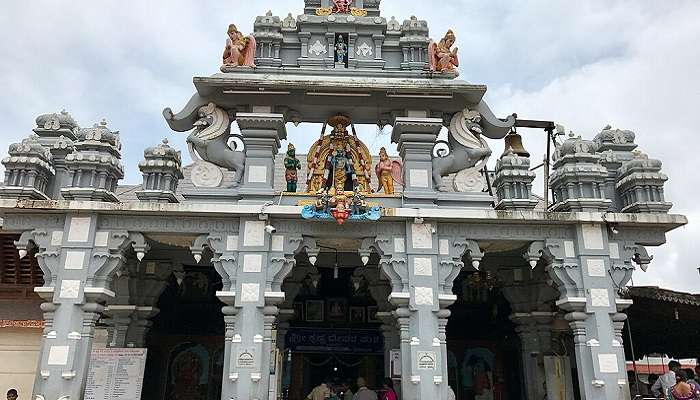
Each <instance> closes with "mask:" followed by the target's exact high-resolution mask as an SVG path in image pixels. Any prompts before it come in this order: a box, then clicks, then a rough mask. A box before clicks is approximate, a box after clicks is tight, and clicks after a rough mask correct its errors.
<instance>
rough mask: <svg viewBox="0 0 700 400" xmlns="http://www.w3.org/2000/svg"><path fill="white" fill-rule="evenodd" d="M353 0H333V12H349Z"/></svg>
mask: <svg viewBox="0 0 700 400" xmlns="http://www.w3.org/2000/svg"><path fill="white" fill-rule="evenodd" d="M350 5H352V0H333V13H338V14H348V13H349V12H350Z"/></svg>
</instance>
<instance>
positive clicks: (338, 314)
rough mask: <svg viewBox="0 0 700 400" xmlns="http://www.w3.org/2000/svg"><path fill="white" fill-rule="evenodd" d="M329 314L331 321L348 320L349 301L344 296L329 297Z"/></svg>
mask: <svg viewBox="0 0 700 400" xmlns="http://www.w3.org/2000/svg"><path fill="white" fill-rule="evenodd" d="M327 306H328V310H327V314H326V315H327V316H328V320H329V321H333V322H346V321H347V320H348V316H347V312H348V302H347V300H346V299H343V298H332V299H328V304H327Z"/></svg>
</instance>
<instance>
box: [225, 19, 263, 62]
mask: <svg viewBox="0 0 700 400" xmlns="http://www.w3.org/2000/svg"><path fill="white" fill-rule="evenodd" d="M226 34H227V35H228V38H227V39H226V48H224V55H223V62H224V65H226V66H234V67H255V47H256V43H255V37H254V36H253V35H248V36H243V34H242V33H241V32H240V31H239V30H238V29H237V28H236V25H234V24H231V25H229V26H228V32H227V33H226Z"/></svg>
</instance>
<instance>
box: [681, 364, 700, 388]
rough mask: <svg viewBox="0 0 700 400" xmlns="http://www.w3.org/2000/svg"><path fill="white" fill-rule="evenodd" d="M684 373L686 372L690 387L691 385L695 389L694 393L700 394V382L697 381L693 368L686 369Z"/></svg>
mask: <svg viewBox="0 0 700 400" xmlns="http://www.w3.org/2000/svg"><path fill="white" fill-rule="evenodd" d="M683 372H685V374H686V376H687V377H688V381H687V382H688V385H690V386H691V387H692V388H693V392H695V393H700V382H698V381H697V380H696V379H695V372H694V371H693V369H692V368H685V369H683Z"/></svg>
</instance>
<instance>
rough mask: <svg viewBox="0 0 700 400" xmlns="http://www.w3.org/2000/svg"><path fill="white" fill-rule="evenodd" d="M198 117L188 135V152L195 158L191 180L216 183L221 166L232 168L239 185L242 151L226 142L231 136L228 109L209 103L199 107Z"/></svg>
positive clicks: (216, 184)
mask: <svg viewBox="0 0 700 400" xmlns="http://www.w3.org/2000/svg"><path fill="white" fill-rule="evenodd" d="M198 117H199V119H198V120H197V121H196V122H195V123H194V131H192V133H191V134H190V135H189V136H188V137H187V144H188V146H189V150H190V156H191V157H192V159H193V160H194V161H195V168H194V169H193V171H192V175H193V183H195V184H196V185H197V186H200V187H216V186H219V184H220V183H221V179H222V178H223V176H220V174H221V171H220V170H219V169H218V167H222V168H225V169H228V170H230V171H235V175H234V177H233V186H234V187H236V186H238V184H239V183H240V181H241V177H242V176H243V167H244V165H245V154H244V153H243V152H242V151H236V149H232V148H231V147H229V145H228V142H229V139H230V138H231V136H232V135H231V120H230V119H229V116H228V113H227V112H226V111H224V110H223V109H221V108H219V107H217V106H216V104H214V103H209V104H207V105H206V106H202V107H200V108H199V111H198ZM207 164H209V165H207ZM212 165H213V166H214V167H215V168H212Z"/></svg>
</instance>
